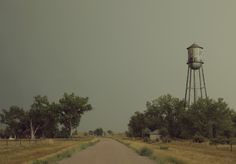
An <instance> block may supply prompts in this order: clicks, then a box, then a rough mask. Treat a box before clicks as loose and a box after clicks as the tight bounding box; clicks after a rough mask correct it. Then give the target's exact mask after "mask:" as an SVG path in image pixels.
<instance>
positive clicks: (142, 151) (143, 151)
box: [138, 147, 153, 156]
mask: <svg viewBox="0 0 236 164" xmlns="http://www.w3.org/2000/svg"><path fill="white" fill-rule="evenodd" d="M152 153H153V151H152V150H151V149H149V148H147V147H143V148H141V149H140V150H139V151H138V154H139V155H141V156H151V155H152Z"/></svg>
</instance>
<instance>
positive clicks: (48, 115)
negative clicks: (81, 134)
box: [0, 93, 92, 139]
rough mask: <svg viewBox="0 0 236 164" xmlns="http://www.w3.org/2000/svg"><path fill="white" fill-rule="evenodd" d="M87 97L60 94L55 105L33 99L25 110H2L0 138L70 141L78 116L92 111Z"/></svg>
mask: <svg viewBox="0 0 236 164" xmlns="http://www.w3.org/2000/svg"><path fill="white" fill-rule="evenodd" d="M88 101H89V99H88V97H80V96H76V95H75V94H74V93H71V94H68V93H64V95H63V97H62V98H60V99H59V101H58V102H57V103H56V102H51V103H50V102H49V100H48V98H47V96H41V95H37V96H35V97H34V99H33V103H32V105H31V106H30V109H29V110H25V109H23V108H21V107H19V106H11V107H10V108H9V109H2V111H1V112H0V122H1V123H2V124H3V125H5V128H4V129H2V130H1V134H0V135H1V136H0V137H2V138H8V137H10V136H12V137H15V138H31V139H35V138H36V137H37V138H40V137H50V138H54V137H71V136H72V133H73V130H74V129H75V128H77V127H78V126H79V123H80V119H81V116H82V115H83V114H84V113H85V112H87V111H90V110H92V106H91V104H89V103H88Z"/></svg>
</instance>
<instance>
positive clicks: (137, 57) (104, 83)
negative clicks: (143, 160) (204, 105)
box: [0, 0, 236, 131]
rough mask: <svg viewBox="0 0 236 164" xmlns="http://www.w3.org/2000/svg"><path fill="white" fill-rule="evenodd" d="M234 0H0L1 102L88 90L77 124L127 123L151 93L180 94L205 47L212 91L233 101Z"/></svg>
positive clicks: (120, 126)
mask: <svg viewBox="0 0 236 164" xmlns="http://www.w3.org/2000/svg"><path fill="white" fill-rule="evenodd" d="M235 16H236V1H235V0H224V1H223V0H199V1H195V0H178V1H176V0H116V1H114V0H77V1H76V0H64V1H62V0H37V1H36V0H14V1H13V0H0V77H1V81H0V108H8V107H9V106H10V105H19V106H22V107H25V108H26V109H28V108H29V106H30V105H31V103H32V100H33V96H35V95H37V94H41V95H47V96H48V97H49V99H50V101H57V100H58V98H60V97H62V95H63V93H64V92H69V93H71V92H74V93H76V94H77V95H80V96H88V97H89V98H90V103H91V104H92V105H93V107H94V110H93V111H91V112H89V113H86V114H85V115H84V116H83V117H82V120H81V124H80V128H79V129H80V130H90V129H95V128H97V127H102V128H104V129H106V130H107V129H112V130H115V131H124V130H126V129H127V124H128V121H129V118H130V116H131V115H132V114H133V113H134V112H135V111H143V110H144V109H145V103H146V101H148V100H152V99H155V98H157V97H159V96H160V95H163V94H167V93H170V94H172V95H173V96H176V97H179V98H183V97H184V90H185V81H186V74H187V65H186V60H187V50H186V48H187V47H188V46H190V45H191V44H192V43H193V42H197V43H198V44H200V45H201V46H203V47H204V53H205V54H204V55H205V64H204V70H205V76H206V84H207V90H208V95H209V96H210V97H212V98H217V97H223V98H224V99H225V100H226V102H228V103H229V105H230V107H232V108H236V101H235V95H236V93H235V91H236V89H235V85H236V76H235V68H234V66H235V61H236V54H235V44H236V31H235V29H236V19H235Z"/></svg>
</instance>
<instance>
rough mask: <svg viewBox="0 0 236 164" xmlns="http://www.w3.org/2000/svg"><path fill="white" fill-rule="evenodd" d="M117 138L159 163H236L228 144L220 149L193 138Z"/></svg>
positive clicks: (235, 157)
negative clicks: (155, 139) (157, 139)
mask: <svg viewBox="0 0 236 164" xmlns="http://www.w3.org/2000/svg"><path fill="white" fill-rule="evenodd" d="M115 139H116V140H118V141H119V142H121V143H123V144H124V145H126V146H128V147H130V148H131V149H133V150H134V151H135V152H137V153H138V154H139V155H143V156H147V157H149V158H150V159H153V160H155V161H156V162H157V163H158V164H169V163H171V164H188V163H190V164H199V163H201V164H210V163H214V164H225V163H236V153H235V152H234V151H233V152H230V151H229V147H228V146H227V145H218V149H216V148H215V146H214V145H210V144H208V143H207V142H204V143H193V142H192V140H172V141H171V142H169V143H163V142H154V143H147V142H144V141H143V140H142V139H141V138H139V139H138V138H129V137H121V136H119V137H118V136H116V138H115ZM150 152H152V153H150Z"/></svg>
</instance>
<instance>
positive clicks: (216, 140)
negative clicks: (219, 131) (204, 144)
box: [210, 137, 229, 145]
mask: <svg viewBox="0 0 236 164" xmlns="http://www.w3.org/2000/svg"><path fill="white" fill-rule="evenodd" d="M228 143H229V139H227V138H224V137H217V138H212V139H211V140H210V145H218V144H228Z"/></svg>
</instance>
